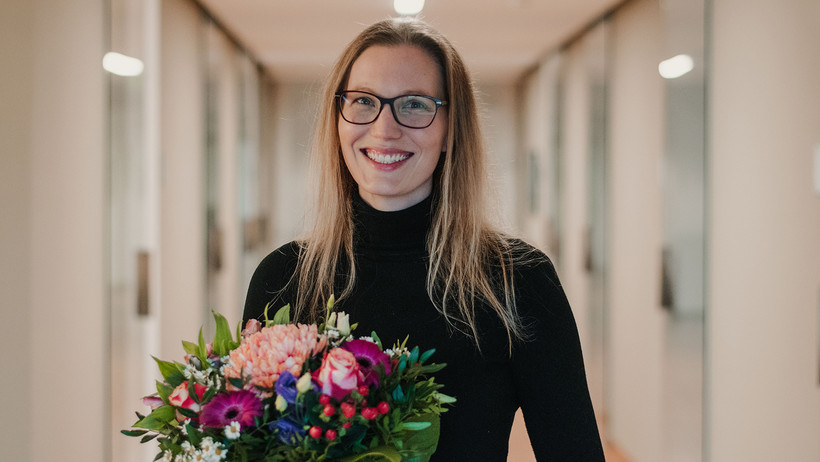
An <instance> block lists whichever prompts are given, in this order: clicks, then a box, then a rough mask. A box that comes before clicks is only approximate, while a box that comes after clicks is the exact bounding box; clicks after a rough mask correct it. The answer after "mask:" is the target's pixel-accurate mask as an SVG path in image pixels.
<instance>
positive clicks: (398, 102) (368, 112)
mask: <svg viewBox="0 0 820 462" xmlns="http://www.w3.org/2000/svg"><path fill="white" fill-rule="evenodd" d="M340 101H341V104H340V108H341V113H342V117H344V119H345V120H346V121H348V122H350V123H352V124H369V123H372V122H373V121H375V120H376V118H377V117H378V116H379V114H380V113H381V111H382V102H385V103H392V104H391V107H392V109H393V111H392V112H393V117H394V118H395V119H396V122H398V123H399V124H401V125H404V126H406V127H409V128H425V127H428V126H430V124H432V123H433V119H434V118H435V117H436V112H437V110H438V104H436V100H435V99H433V98H431V97H429V96H421V95H405V96H399V97H396V98H392V99H390V98H381V99H380V98H379V97H377V96H375V95H371V94H370V93H364V92H358V91H346V92H342V93H341V94H340Z"/></svg>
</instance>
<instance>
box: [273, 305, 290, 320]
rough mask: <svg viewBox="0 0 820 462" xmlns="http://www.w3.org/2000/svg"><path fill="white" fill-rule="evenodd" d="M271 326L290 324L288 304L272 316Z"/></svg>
mask: <svg viewBox="0 0 820 462" xmlns="http://www.w3.org/2000/svg"><path fill="white" fill-rule="evenodd" d="M273 324H290V303H288V304H287V305H285V306H283V307H282V308H279V311H277V312H276V314H275V315H273Z"/></svg>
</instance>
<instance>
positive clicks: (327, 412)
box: [322, 404, 336, 417]
mask: <svg viewBox="0 0 820 462" xmlns="http://www.w3.org/2000/svg"><path fill="white" fill-rule="evenodd" d="M322 413H323V414H324V415H326V416H328V417H330V416H332V415H333V414H335V413H336V408H335V407H333V405H332V404H325V408H324V409H322Z"/></svg>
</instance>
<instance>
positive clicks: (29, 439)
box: [0, 0, 108, 461]
mask: <svg viewBox="0 0 820 462" xmlns="http://www.w3.org/2000/svg"><path fill="white" fill-rule="evenodd" d="M0 17H2V26H1V27H0V29H2V43H3V44H2V45H0V50H2V55H0V60H1V61H0V66H1V67H2V68H3V69H4V71H3V73H2V83H3V85H2V86H3V87H4V92H3V103H2V104H0V114H2V117H0V121H2V130H3V132H2V133H3V136H2V139H3V145H4V146H3V150H4V152H3V155H2V157H3V168H2V171H3V173H2V176H3V178H2V179H3V181H2V183H3V186H2V187H3V195H2V203H3V210H4V214H5V213H6V211H8V212H9V213H10V214H11V215H10V216H6V217H4V219H3V221H4V225H3V227H2V228H0V232H2V235H0V241H2V242H3V244H2V251H3V258H2V270H0V279H2V280H3V287H4V290H3V322H2V325H3V327H2V334H3V335H2V336H0V348H2V350H3V351H4V354H3V360H2V361H3V366H2V367H3V369H4V373H3V374H2V375H3V393H2V395H3V398H2V405H3V416H4V419H3V421H4V422H3V424H2V425H3V427H2V431H0V445H2V447H3V458H4V459H9V460H20V461H25V460H30V461H40V460H58V459H59V460H65V459H66V454H78V455H79V454H81V455H82V456H80V457H82V458H83V460H88V461H103V460H105V452H106V441H107V434H108V433H107V424H108V415H107V413H106V411H107V407H106V406H105V399H104V398H103V399H101V397H105V396H107V388H106V383H107V381H106V377H107V366H106V364H107V357H106V351H107V340H108V339H107V337H106V334H105V333H106V332H107V330H106V326H107V321H108V318H107V316H106V313H105V310H104V297H105V290H104V254H103V246H102V245H100V244H101V243H102V242H104V229H105V228H104V205H105V187H104V178H105V176H104V173H105V170H104V167H105V161H104V160H105V158H104V146H103V140H104V137H103V136H102V134H103V133H104V128H105V119H104V114H105V110H104V109H105V107H104V95H105V93H104V80H103V71H102V68H101V58H102V51H103V8H102V5H101V4H100V2H97V1H86V0H78V1H73V2H62V1H46V0H39V1H12V2H3V6H2V9H0ZM6 91H8V93H6ZM7 98H8V99H7ZM6 130H9V131H8V132H7V131H6ZM7 149H8V152H7V151H6V150H7ZM6 180H9V181H8V183H7V182H6ZM6 193H9V194H8V195H7V194H6ZM6 223H8V224H9V225H11V226H7V225H6ZM6 257H8V258H6ZM6 284H13V285H9V286H6ZM7 361H8V362H7ZM7 365H8V366H9V367H10V369H6V366H7ZM6 381H10V382H8V383H7V382H6ZM44 438H47V441H48V444H43V441H44Z"/></svg>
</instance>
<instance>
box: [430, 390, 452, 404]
mask: <svg viewBox="0 0 820 462" xmlns="http://www.w3.org/2000/svg"><path fill="white" fill-rule="evenodd" d="M433 396H434V397H435V398H436V399H437V400H438V401H439V402H440V403H442V404H453V403H455V402H456V399H455V398H453V397H452V396H450V395H445V394H444V393H439V392H435V393H433Z"/></svg>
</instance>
